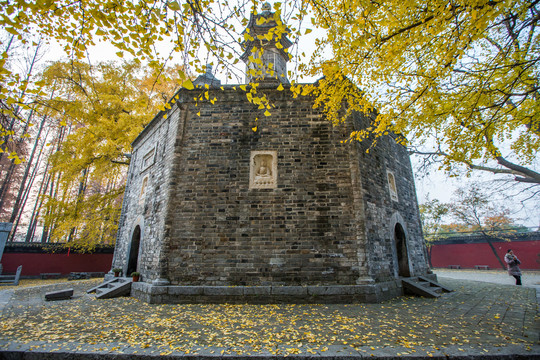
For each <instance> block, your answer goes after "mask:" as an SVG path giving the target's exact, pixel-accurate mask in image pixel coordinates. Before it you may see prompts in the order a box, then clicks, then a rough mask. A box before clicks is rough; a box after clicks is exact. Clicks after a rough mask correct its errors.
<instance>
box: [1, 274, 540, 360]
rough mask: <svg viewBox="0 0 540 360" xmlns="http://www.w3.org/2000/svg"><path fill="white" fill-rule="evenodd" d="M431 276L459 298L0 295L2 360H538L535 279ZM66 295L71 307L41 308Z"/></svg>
mask: <svg viewBox="0 0 540 360" xmlns="http://www.w3.org/2000/svg"><path fill="white" fill-rule="evenodd" d="M436 273H438V275H439V277H440V281H441V282H442V283H443V284H444V285H446V286H449V287H452V288H454V289H455V290H456V291H455V292H453V293H450V294H446V295H444V296H443V297H441V298H439V299H427V298H416V297H401V298H398V299H394V300H391V301H387V302H384V303H382V304H354V305H149V304H145V303H141V302H139V301H137V300H134V299H132V298H118V299H108V300H96V299H95V298H94V297H93V296H90V295H87V294H86V293H85V290H86V289H88V288H90V287H91V286H92V285H93V284H94V283H95V281H81V282H69V283H64V284H54V285H47V286H39V287H29V288H23V289H15V290H14V289H8V290H2V289H0V302H3V303H4V304H3V310H2V316H1V318H0V329H1V331H0V359H1V358H9V359H34V358H35V359H40V358H48V359H69V358H74V357H76V358H80V359H86V358H88V359H95V358H100V359H118V358H126V359H127V358H134V357H135V356H141V358H144V359H151V358H154V357H156V356H159V355H162V356H164V355H168V356H169V357H170V358H175V357H181V358H185V359H187V358H197V359H203V358H205V359H208V358H212V359H213V358H216V359H217V358H226V359H231V360H232V359H246V358H247V357H250V358H254V357H259V358H260V357H265V358H266V357H274V358H275V357H276V356H277V357H284V356H288V357H292V358H299V359H307V358H309V357H317V358H329V357H332V358H340V359H351V358H364V357H366V358H378V359H392V358H395V357H400V358H411V359H423V358H439V359H447V358H452V359H471V358H478V359H484V358H488V357H490V358H494V359H495V358H496V359H540V345H539V344H538V341H539V333H540V325H539V321H538V303H537V294H536V289H535V286H536V284H534V281H536V280H534V281H531V282H529V280H527V279H533V277H532V276H533V275H534V276H536V275H535V274H532V275H528V274H525V276H524V281H525V283H526V286H523V287H517V286H513V285H509V284H508V282H507V280H508V279H507V278H503V277H501V274H494V275H493V277H490V279H491V282H487V281H477V280H479V279H480V280H485V279H486V278H485V276H486V275H489V276H492V275H490V274H488V273H486V272H479V271H466V270H462V271H451V272H448V271H446V270H437V271H436ZM504 274H505V273H503V274H502V275H504ZM450 276H452V277H450ZM497 276H499V278H498V279H500V280H497ZM507 276H508V275H506V277H507ZM464 277H467V278H464ZM497 281H499V283H497ZM501 281H506V282H505V283H504V284H500V282H501ZM67 287H70V288H74V290H75V294H74V298H73V299H72V300H65V301H55V302H45V301H43V296H44V294H45V293H46V292H49V291H52V290H55V289H62V288H67ZM0 307H2V306H1V305H0Z"/></svg>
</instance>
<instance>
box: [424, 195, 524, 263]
mask: <svg viewBox="0 0 540 360" xmlns="http://www.w3.org/2000/svg"><path fill="white" fill-rule="evenodd" d="M454 195H455V196H454V198H455V199H454V201H452V202H450V203H448V204H444V203H440V202H439V201H437V200H435V201H431V202H427V203H426V204H425V205H423V206H421V211H422V219H423V220H424V222H423V224H426V225H427V227H426V229H425V230H424V231H425V232H426V231H433V232H430V233H427V236H426V239H428V240H430V241H431V243H433V242H435V241H437V240H438V239H440V238H441V237H449V235H450V234H451V233H452V232H455V233H456V234H457V235H459V234H460V233H461V235H463V233H466V235H470V234H480V235H483V237H484V239H485V240H486V242H487V243H488V245H489V246H490V248H491V250H492V252H493V254H494V256H495V257H496V258H497V260H498V262H499V264H500V265H501V267H502V268H503V269H506V266H505V265H504V262H503V261H502V260H501V258H500V257H499V255H498V253H497V251H496V249H495V247H494V245H493V243H492V240H493V239H500V240H505V241H509V238H508V235H509V234H512V233H515V232H516V229H521V228H522V227H519V226H516V225H515V224H514V221H513V220H512V219H511V218H510V217H509V211H508V210H507V209H506V208H504V207H501V206H495V205H494V204H493V203H492V202H491V201H490V199H489V197H488V196H486V195H485V193H484V192H483V191H482V189H481V188H480V187H479V186H477V185H472V186H469V187H466V188H459V189H457V190H456V191H455V193H454ZM446 215H449V216H450V217H452V218H453V219H454V220H455V222H454V223H450V224H448V223H442V221H441V220H442V219H443V218H444V217H445V216H446Z"/></svg>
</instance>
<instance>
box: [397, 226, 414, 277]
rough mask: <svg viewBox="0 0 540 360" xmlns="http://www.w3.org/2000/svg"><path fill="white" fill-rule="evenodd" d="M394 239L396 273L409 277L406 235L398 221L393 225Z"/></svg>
mask: <svg viewBox="0 0 540 360" xmlns="http://www.w3.org/2000/svg"><path fill="white" fill-rule="evenodd" d="M394 240H395V242H396V251H397V260H398V275H399V276H400V277H410V276H411V271H410V269H409V255H408V251H407V237H406V235H405V231H404V230H403V227H402V226H401V224H400V223H397V224H396V226H395V227H394Z"/></svg>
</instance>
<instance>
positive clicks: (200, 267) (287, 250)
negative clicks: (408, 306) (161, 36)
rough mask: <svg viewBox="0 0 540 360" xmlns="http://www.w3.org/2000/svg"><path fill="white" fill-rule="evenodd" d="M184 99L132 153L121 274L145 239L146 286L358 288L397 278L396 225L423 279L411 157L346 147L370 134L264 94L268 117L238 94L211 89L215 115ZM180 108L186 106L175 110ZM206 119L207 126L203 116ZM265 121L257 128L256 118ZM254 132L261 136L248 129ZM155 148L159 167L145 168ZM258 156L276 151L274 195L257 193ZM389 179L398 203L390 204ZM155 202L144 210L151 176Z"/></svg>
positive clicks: (359, 121)
mask: <svg viewBox="0 0 540 360" xmlns="http://www.w3.org/2000/svg"><path fill="white" fill-rule="evenodd" d="M200 92H201V90H197V89H196V90H192V91H186V90H182V91H181V92H180V93H179V95H180V100H179V101H178V102H177V104H175V105H174V106H173V109H172V110H171V111H169V114H168V117H167V119H163V117H162V114H160V115H158V116H157V117H156V119H154V121H153V122H152V123H151V124H150V125H149V126H148V127H147V128H146V129H145V130H144V131H143V133H142V134H141V135H140V136H139V137H138V138H137V140H136V141H135V142H134V152H133V158H132V164H131V166H130V170H129V176H128V183H127V189H126V195H125V199H124V205H123V212H122V216H121V224H120V228H119V232H118V241H117V248H116V253H115V259H114V266H118V267H125V266H126V263H127V256H128V252H129V246H130V245H129V244H130V241H131V236H132V235H131V234H132V233H133V229H134V228H135V226H137V224H138V225H139V226H141V227H142V228H143V235H142V240H141V247H140V251H139V260H138V263H139V264H138V267H139V270H140V271H141V273H142V278H143V280H144V281H145V282H151V281H153V280H156V279H158V278H160V277H161V278H166V279H168V280H169V281H170V282H171V284H173V285H207V286H223V285H247V286H254V285H259V286H266V285H272V286H277V285H355V284H369V283H373V282H382V281H391V280H393V279H395V278H396V276H397V254H396V250H395V240H394V226H395V224H394V223H395V221H396V219H397V220H398V221H399V222H400V224H401V225H402V226H403V228H404V229H405V230H406V236H407V250H408V254H409V263H410V265H411V270H412V273H414V274H415V275H419V274H424V273H425V272H426V271H427V264H426V260H425V258H424V250H423V240H422V236H421V229H420V222H419V213H418V205H417V201H416V194H415V189H414V181H413V176H412V171H411V166H410V162H409V157H408V155H407V153H406V151H405V149H404V148H403V147H401V146H399V145H396V144H395V143H394V142H393V140H392V139H391V138H389V137H387V138H385V139H383V140H381V141H380V142H379V144H378V145H377V146H376V147H375V148H374V149H372V150H371V151H370V153H366V152H365V149H366V147H367V146H369V143H348V144H342V143H341V142H340V141H341V140H344V139H346V138H347V137H348V134H349V133H350V131H351V130H352V129H354V128H359V127H362V126H365V124H367V119H365V118H364V117H363V116H362V115H356V116H355V118H354V119H351V121H350V122H349V123H348V124H345V125H343V126H341V127H333V126H332V125H331V124H330V123H329V122H328V121H327V120H326V119H325V117H324V115H323V114H321V113H320V112H319V111H317V110H314V109H313V102H312V101H311V99H310V98H305V97H304V98H297V99H293V98H292V95H291V94H290V92H288V91H287V90H285V91H281V92H280V91H276V90H269V89H266V90H264V93H265V94H266V95H267V96H268V97H269V98H270V99H271V102H272V103H273V104H274V105H275V106H276V107H275V108H274V109H272V110H271V113H272V115H271V116H269V117H265V116H264V115H263V112H264V110H258V109H257V107H256V106H255V105H253V104H250V103H248V102H247V100H246V97H245V94H244V92H243V91H240V90H233V89H232V88H231V87H227V88H226V89H225V90H224V91H222V90H218V89H216V90H210V94H209V95H210V99H213V98H214V97H215V98H216V99H217V101H216V102H215V104H210V103H209V102H199V103H198V104H195V102H194V100H193V98H194V97H195V96H197V95H198V94H199V93H200ZM178 104H181V106H179V105H178ZM197 113H200V116H199V115H198V114H197ZM256 118H259V120H258V121H257V122H255V119H256ZM255 125H257V127H258V129H257V131H256V132H253V131H252V128H253V127H254V126H255ZM154 146H155V148H156V160H155V163H154V165H152V166H151V167H149V168H148V169H146V170H143V169H142V168H141V166H142V160H143V158H144V156H145V154H147V153H148V151H150V150H151V148H152V147H154ZM252 151H276V152H277V172H278V174H277V187H276V188H275V189H250V188H249V174H250V154H251V152H252ZM387 170H389V171H392V172H393V173H394V174H395V178H396V185H397V192H398V198H399V201H397V202H396V201H394V200H392V199H391V198H390V193H389V190H388V183H387V178H386V176H387V175H386V174H387ZM146 175H148V176H149V184H150V186H149V189H150V190H149V191H148V192H147V195H146V198H145V200H144V202H143V203H141V201H140V199H139V194H140V188H141V185H142V181H143V178H144V176H146Z"/></svg>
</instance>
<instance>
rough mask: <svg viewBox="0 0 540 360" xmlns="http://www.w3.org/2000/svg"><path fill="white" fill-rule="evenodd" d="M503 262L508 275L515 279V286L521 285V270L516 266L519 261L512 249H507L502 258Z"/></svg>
mask: <svg viewBox="0 0 540 360" xmlns="http://www.w3.org/2000/svg"><path fill="white" fill-rule="evenodd" d="M504 261H506V264H507V265H508V274H509V275H510V276H513V277H515V278H516V285H521V270H520V269H519V266H518V265H519V264H521V261H519V259H518V258H517V256H516V255H514V252H513V251H512V249H508V251H507V252H506V255H505V256H504Z"/></svg>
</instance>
